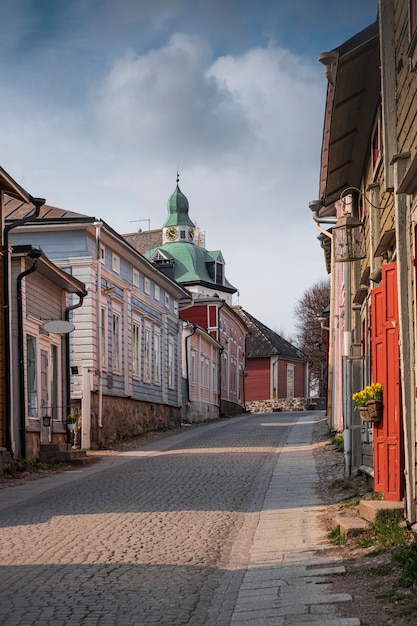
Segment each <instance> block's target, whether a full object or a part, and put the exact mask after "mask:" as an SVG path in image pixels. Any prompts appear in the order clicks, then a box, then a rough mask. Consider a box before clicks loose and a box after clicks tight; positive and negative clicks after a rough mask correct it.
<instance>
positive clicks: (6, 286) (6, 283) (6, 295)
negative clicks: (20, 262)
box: [3, 197, 45, 456]
mask: <svg viewBox="0 0 417 626" xmlns="http://www.w3.org/2000/svg"><path fill="white" fill-rule="evenodd" d="M31 202H33V204H34V205H35V210H34V211H33V213H31V214H30V215H27V216H26V217H23V218H22V219H20V220H13V222H11V223H10V224H6V226H5V227H4V264H3V266H4V279H3V307H4V353H5V355H6V360H5V377H6V380H5V410H6V448H7V450H8V452H9V453H10V454H11V455H12V456H13V449H12V421H11V420H12V404H11V397H12V390H11V380H12V372H11V362H10V361H11V355H10V349H11V345H10V344H11V341H10V276H9V274H10V252H9V232H10V231H11V230H12V229H13V228H17V227H18V226H21V225H22V224H25V223H26V222H28V221H29V220H33V219H37V218H38V217H39V213H40V210H41V207H42V206H43V205H44V204H45V199H44V198H32V197H31Z"/></svg>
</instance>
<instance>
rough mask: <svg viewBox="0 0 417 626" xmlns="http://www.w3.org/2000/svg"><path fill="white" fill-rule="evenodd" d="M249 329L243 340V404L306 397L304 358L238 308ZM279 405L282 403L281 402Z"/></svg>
mask: <svg viewBox="0 0 417 626" xmlns="http://www.w3.org/2000/svg"><path fill="white" fill-rule="evenodd" d="M236 310H237V312H238V313H239V315H240V317H241V318H242V319H243V321H244V322H245V324H246V325H247V327H248V329H249V336H248V338H247V340H246V376H245V400H246V403H250V402H256V401H271V402H272V403H273V404H274V406H275V405H276V406H277V407H278V406H280V403H279V401H280V400H281V401H282V400H292V399H294V398H302V399H305V398H307V397H308V363H309V359H308V357H307V356H306V355H305V354H304V353H303V352H302V351H301V350H299V349H298V348H296V347H295V346H293V345H292V344H291V343H289V342H288V341H287V340H286V339H284V338H283V337H281V336H280V335H278V333H276V332H274V331H273V330H271V329H270V328H268V327H267V326H265V325H264V324H262V322H260V321H259V320H257V319H256V318H254V317H253V316H252V315H250V314H249V313H248V312H247V311H244V310H243V309H242V308H238V309H236ZM281 404H282V403H281Z"/></svg>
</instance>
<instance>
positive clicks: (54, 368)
mask: <svg viewBox="0 0 417 626" xmlns="http://www.w3.org/2000/svg"><path fill="white" fill-rule="evenodd" d="M49 360H50V370H49V375H50V379H49V398H50V400H49V404H50V407H51V409H50V410H51V415H52V419H54V420H56V419H58V346H56V345H54V344H51V347H50V351H49Z"/></svg>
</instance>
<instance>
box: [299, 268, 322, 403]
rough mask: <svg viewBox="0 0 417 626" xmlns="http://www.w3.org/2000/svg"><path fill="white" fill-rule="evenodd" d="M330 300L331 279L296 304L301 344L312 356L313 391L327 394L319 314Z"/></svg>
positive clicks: (313, 287)
mask: <svg viewBox="0 0 417 626" xmlns="http://www.w3.org/2000/svg"><path fill="white" fill-rule="evenodd" d="M329 303H330V281H329V280H321V281H319V282H317V283H316V284H315V285H313V286H312V287H310V288H309V289H307V290H306V291H305V292H304V294H303V296H302V297H301V298H300V300H298V302H297V304H296V305H295V307H294V314H295V316H296V323H295V328H296V333H297V346H298V347H299V348H300V350H302V351H303V352H304V353H305V354H306V355H307V356H308V357H309V358H310V359H311V364H310V380H309V383H310V392H313V391H314V390H316V391H317V392H318V395H320V396H323V395H324V394H325V386H326V381H325V366H326V340H325V336H324V333H323V329H322V326H321V322H320V321H319V319H318V318H319V317H320V316H321V315H322V313H323V311H324V310H325V309H326V308H327V307H328V306H329Z"/></svg>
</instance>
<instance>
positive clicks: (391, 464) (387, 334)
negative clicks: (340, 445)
mask: <svg viewBox="0 0 417 626" xmlns="http://www.w3.org/2000/svg"><path fill="white" fill-rule="evenodd" d="M371 341H372V363H371V371H372V382H381V383H382V384H383V387H384V392H383V393H384V415H383V418H382V420H381V421H380V422H377V423H376V424H374V489H375V491H378V492H382V493H383V494H384V499H385V500H394V501H400V500H402V498H403V495H404V494H403V465H404V459H403V448H402V443H403V442H402V421H401V420H402V417H401V395H400V355H399V334H398V293H397V267H396V263H390V264H389V265H384V266H383V267H382V284H381V286H380V287H377V288H376V289H373V290H372V293H371Z"/></svg>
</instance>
